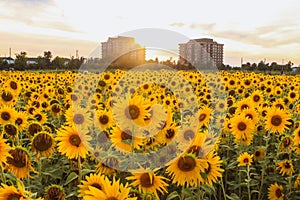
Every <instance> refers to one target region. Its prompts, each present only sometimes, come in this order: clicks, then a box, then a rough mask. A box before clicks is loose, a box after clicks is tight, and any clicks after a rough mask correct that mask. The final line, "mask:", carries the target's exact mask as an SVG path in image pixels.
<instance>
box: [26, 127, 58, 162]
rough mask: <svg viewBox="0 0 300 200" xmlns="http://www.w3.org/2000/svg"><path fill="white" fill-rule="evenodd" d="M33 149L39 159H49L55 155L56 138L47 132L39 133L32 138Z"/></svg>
mask: <svg viewBox="0 0 300 200" xmlns="http://www.w3.org/2000/svg"><path fill="white" fill-rule="evenodd" d="M31 148H32V151H35V152H36V153H37V158H39V157H40V156H46V157H47V158H49V157H50V156H51V155H52V153H53V148H54V138H53V136H52V135H51V134H50V133H48V132H46V131H42V132H38V133H37V134H35V135H34V137H33V138H32V142H31Z"/></svg>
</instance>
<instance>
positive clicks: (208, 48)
mask: <svg viewBox="0 0 300 200" xmlns="http://www.w3.org/2000/svg"><path fill="white" fill-rule="evenodd" d="M223 46H224V44H219V43H217V42H216V41H214V40H213V39H209V38H201V39H194V40H190V41H188V42H187V43H183V44H179V61H180V62H181V63H182V64H186V63H188V62H189V63H191V64H192V65H194V66H201V65H202V64H204V65H209V64H212V63H214V64H216V65H217V66H220V65H222V64H223Z"/></svg>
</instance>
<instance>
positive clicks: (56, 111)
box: [49, 103, 63, 116]
mask: <svg viewBox="0 0 300 200" xmlns="http://www.w3.org/2000/svg"><path fill="white" fill-rule="evenodd" d="M49 110H50V111H51V114H53V115H54V116H59V115H61V114H62V112H63V108H62V107H61V106H60V104H59V103H54V104H52V105H51V106H50V109H49Z"/></svg>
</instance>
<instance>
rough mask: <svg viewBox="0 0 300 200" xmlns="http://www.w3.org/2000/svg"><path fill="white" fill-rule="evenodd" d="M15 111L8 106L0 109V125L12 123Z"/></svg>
mask: <svg viewBox="0 0 300 200" xmlns="http://www.w3.org/2000/svg"><path fill="white" fill-rule="evenodd" d="M15 113H16V111H15V109H14V108H13V107H10V106H3V107H0V124H5V123H14V120H15Z"/></svg>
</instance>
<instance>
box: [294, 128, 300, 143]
mask: <svg viewBox="0 0 300 200" xmlns="http://www.w3.org/2000/svg"><path fill="white" fill-rule="evenodd" d="M293 134H294V142H295V143H299V142H300V127H298V128H296V129H295V130H294V132H293Z"/></svg>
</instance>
